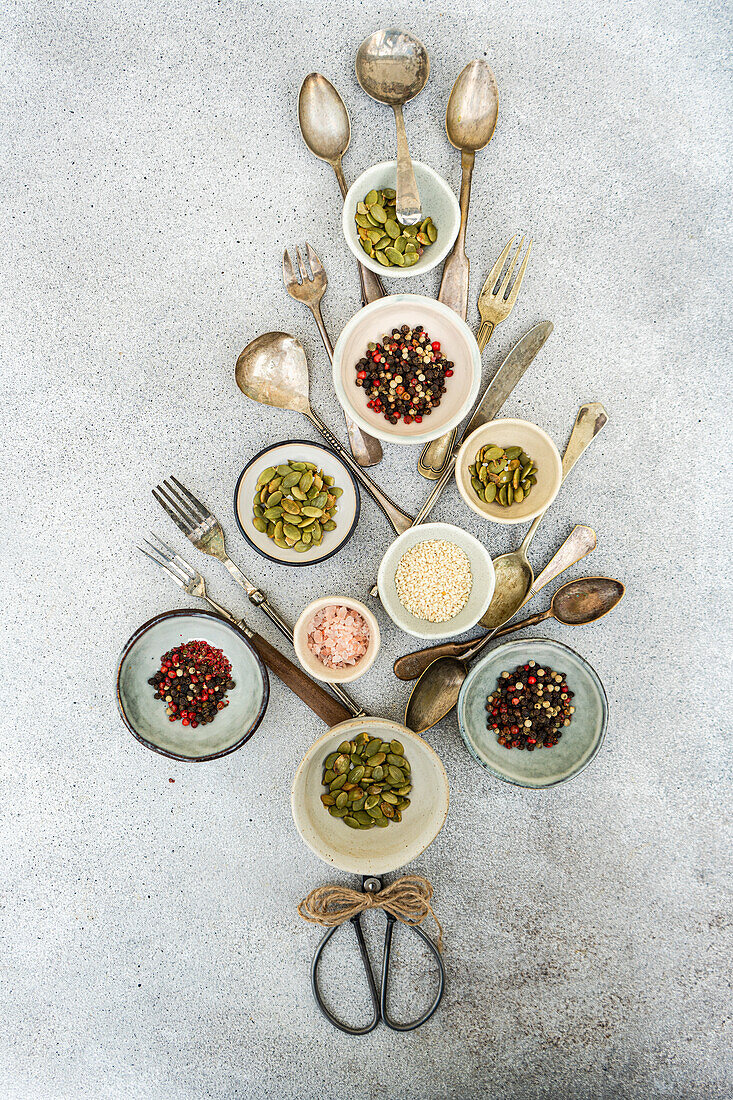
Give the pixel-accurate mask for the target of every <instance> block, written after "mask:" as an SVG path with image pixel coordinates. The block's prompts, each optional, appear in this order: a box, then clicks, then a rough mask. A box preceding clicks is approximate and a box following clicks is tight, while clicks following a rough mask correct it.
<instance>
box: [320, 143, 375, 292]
mask: <svg viewBox="0 0 733 1100" xmlns="http://www.w3.org/2000/svg"><path fill="white" fill-rule="evenodd" d="M331 165H332V167H333V170H334V172H335V173H336V179H337V180H338V185H339V190H340V192H341V197H342V198H344V199H345V198H346V193H347V191H348V190H349V189H348V187H347V186H346V180H345V179H344V172H343V168H342V167H341V161H340V160H334V161H332V162H331ZM357 267H358V268H359V282H360V283H361V304H362V305H363V306H367V305H369V303H370V302H377V301H378V300H379V299H380V298H384V296H385V294H386V291H385V289H384V287H383V286H382V282H381V280H380V278H379V276H378V275H375V273H374V272H373V271H370V270H369V268H368V267H364V264H360V263H358V262H357Z"/></svg>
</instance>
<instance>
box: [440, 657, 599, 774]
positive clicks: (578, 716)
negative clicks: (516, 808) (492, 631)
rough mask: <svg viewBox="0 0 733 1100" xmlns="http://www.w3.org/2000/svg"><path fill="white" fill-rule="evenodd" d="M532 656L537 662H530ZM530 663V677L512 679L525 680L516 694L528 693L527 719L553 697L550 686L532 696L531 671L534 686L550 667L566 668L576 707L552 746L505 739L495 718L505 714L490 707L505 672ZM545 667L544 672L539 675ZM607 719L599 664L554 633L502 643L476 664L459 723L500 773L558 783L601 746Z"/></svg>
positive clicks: (482, 758) (471, 745) (486, 763)
mask: <svg viewBox="0 0 733 1100" xmlns="http://www.w3.org/2000/svg"><path fill="white" fill-rule="evenodd" d="M531 661H532V662H534V664H532V665H530V662H531ZM525 665H527V666H528V667H527V668H526V669H524V672H525V673H526V679H525V678H524V677H523V678H522V679H518V680H516V681H513V682H515V683H520V684H522V686H523V689H524V690H523V691H519V690H518V691H517V693H516V694H515V695H514V696H513V698H516V699H518V700H520V704H521V701H522V699H523V698H524V699H526V700H528V702H527V705H526V706H524V707H521V709H522V710H524V709H526V710H527V711H528V714H529V716H530V717H529V718H528V719H527V720H531V716H532V715H534V714H535V713H536V712H535V711H534V709H533V708H534V706H535V704H537V703H538V701H539V703H540V705H542V700H543V699H544V701H547V700H548V699H551V698H552V694H548V692H547V689H545V693H544V695H543V696H542V697H540V699H539V700H538V697H537V695H536V692H535V693H533V694H531V696H530V693H529V692H527V690H526V689H527V686H528V680H529V677H530V676H531V677H533V679H534V680H535V685H532V687H535V686H536V683H537V682H541V681H542V680H543V679H544V677H545V674H546V673H547V672H548V670H550V669H552V670H553V671H554V672H556V673H561V674H563V678H562V683H563V684H567V686H568V688H569V689H570V691H571V692H572V700H571V702H572V705H573V707H574V711H573V712H572V714H571V715H570V724H569V725H568V726H563V727H562V736H561V737H560V738H559V739H558V740H557V743H556V744H552V745H551V747H549V748H545V747H539V745H538V746H535V747H534V749H533V751H530V752H528V751H527V749H526V747H525V748H522V749H520V748H511V747H507V746H506V745H503V744H500V743H499V736H500V734H501V727H500V730H498V731H497V730H496V729H495V728H494V722H496V721H497V719H498V720H499V721H503V719H502V717H501V715H497V716H494V715H492V713H491V711H492V710H494V709H496V707H495V706H492V705H491V704H489V709H488V710H487V700H488V698H489V696H491V695H493V694H495V693H496V691H497V684H498V683H499V682H500V681H501V677H502V673H503V672H509V673H512V674H514V673H515V672H516V670H517V669H518V668H523V666H525ZM540 670H542V673H543V675H539V673H540ZM547 678H548V679H549V676H548V677H547ZM520 704H518V705H520ZM509 707H511V700H510V702H509ZM515 713H516V712H515ZM607 722H608V702H607V699H606V693H605V691H604V690H603V685H602V683H601V681H600V679H599V678H598V675H597V673H596V672H595V670H594V669H593V668H591V666H590V665H589V664H588V662H587V661H586V660H585V659H584V658H583V657H581V656H580V654H578V653H576V652H575V650H573V649H571V648H570V647H569V646H566V645H564V644H563V643H562V642H556V641H553V640H551V639H549V638H526V639H522V640H520V641H514V642H506V643H505V644H504V645H500V646H498V647H497V648H496V649H494V650H492V651H491V653H489V654H488V656H486V657H484V659H483V660H482V661H479V662H478V664H476V665H474V667H473V668H472V669H471V671H470V673H469V674H468V676H467V677H466V679H465V681H464V683H463V686H462V688H461V694H460V696H459V698H458V725H459V728H460V730H461V735H462V737H463V740H464V741H465V743H466V746H467V747H468V750H469V752H470V753H471V755H472V756H473V758H474V759H475V760H477V761H478V763H479V764H481V766H482V767H484V768H486V770H487V771H489V772H491V774H492V775H494V776H496V778H497V779H503V780H504V781H505V782H507V783H516V784H517V785H518V786H520V787H553V786H555V785H556V784H558V783H564V782H565V781H566V780H568V779H572V778H573V777H574V776H576V775H578V774H579V773H580V772H581V771H583V769H584V768H585V767H587V765H588V764H589V763H590V762H591V760H593V758H594V757H595V756H596V755H597V753H598V752H599V750H600V748H601V745H602V744H603V738H604V736H605V732H606V725H607ZM515 739H516V740H519V737H518V736H517V737H516V738H515ZM524 740H525V739H524V738H521V741H522V742H524ZM551 740H554V738H551Z"/></svg>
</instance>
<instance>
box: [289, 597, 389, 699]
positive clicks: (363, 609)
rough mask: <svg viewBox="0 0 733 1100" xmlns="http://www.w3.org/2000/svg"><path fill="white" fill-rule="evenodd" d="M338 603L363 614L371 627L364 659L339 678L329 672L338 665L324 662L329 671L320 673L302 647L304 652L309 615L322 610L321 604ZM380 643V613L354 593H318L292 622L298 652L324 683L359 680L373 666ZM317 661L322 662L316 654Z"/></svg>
mask: <svg viewBox="0 0 733 1100" xmlns="http://www.w3.org/2000/svg"><path fill="white" fill-rule="evenodd" d="M338 603H341V604H343V605H345V606H348V607H350V608H351V609H353V610H354V611H358V612H359V614H360V615H361V616H362V618H364V620H365V621H366V623H367V625H368V627H369V647H368V649H367V651H366V653H365V654H364V656H363V657H362V658H361V660H360V661H358V662H357V663H356V664H355V665H352V667H351V672H350V674H349V673H347V675H346V676H339V677H338V679H331V677H330V675H328V673H329V672H331V673H333V672H338V671H339V670H338V669H328V668H327V667H326V666H325V665H323V666H322V667H323V670H324V672H325V673H326V675H321V673H320V671H318V670H316V669H315V668H313V667H311V665H310V664H306V662H305V661H304V660H303V658H302V657H301V651H302V652H305V648H304V646H303V645H302V644H301V641H300V635H301V633H302V632H303V630H304V628H305V625H306V623H307V621H308V618H309V617H310V616H312V615H315V613H316V611H320V610H321V608H322V607H328V606H329V605H330V604H338ZM381 646H382V634H381V631H380V629H379V622H378V620H377V616H376V615H375V614H374V612H373V611H371V610H370V609H369V608H368V607H367V605H366V604H365V603H362V601H361V600H357V599H356V598H355V597H353V596H318V597H317V598H316V599H315V600H311V601H310V603H308V604H306V606H305V607H304V608H303V610H302V611H301V613H300V615H299V616H298V618H297V619H296V621H295V624H294V626H293V649H294V650H295V656H296V657H297V658H298V660H299V661H300V663H301V665H302V666H303V668H304V670H305V671H306V672H307V673H308V675H309V676H313V677H314V678H315V679H316V680H321V681H322V682H323V683H324V684H350V683H353V681H354V680H358V679H359V678H360V677H361V676H364V674H365V673H367V672H368V671H369V669H370V668H371V667H372V665H373V664H374V662H375V661H376V659H377V656H378V655H379V650H380V649H381ZM318 663H319V662H318V661H317V660H316V659H315V658H314V664H318ZM362 665H363V668H362ZM357 670H358V671H357Z"/></svg>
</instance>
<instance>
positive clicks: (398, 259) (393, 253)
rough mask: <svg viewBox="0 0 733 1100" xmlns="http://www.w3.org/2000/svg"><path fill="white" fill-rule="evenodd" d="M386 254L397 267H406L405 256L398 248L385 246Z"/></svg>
mask: <svg viewBox="0 0 733 1100" xmlns="http://www.w3.org/2000/svg"><path fill="white" fill-rule="evenodd" d="M384 254H385V256H386V257H387V259H388V260H389V261H390V262H391V263H393V264H394V265H395V267H404V266H405V258H404V256H403V255H402V253H401V252H398V251H397V249H396V248H392V247H390V248H385V250H384Z"/></svg>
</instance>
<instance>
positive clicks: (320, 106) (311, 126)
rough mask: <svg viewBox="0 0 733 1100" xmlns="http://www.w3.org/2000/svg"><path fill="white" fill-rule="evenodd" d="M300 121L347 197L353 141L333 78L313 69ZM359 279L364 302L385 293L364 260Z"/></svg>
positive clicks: (304, 90)
mask: <svg viewBox="0 0 733 1100" xmlns="http://www.w3.org/2000/svg"><path fill="white" fill-rule="evenodd" d="M298 122H299V123H300V132H301V134H302V135H303V141H304V142H305V143H306V145H307V146H308V148H309V149H310V151H311V153H313V155H314V156H316V157H318V159H319V160H325V161H326V162H327V163H328V164H330V165H331V167H332V168H333V170H334V172H335V173H336V179H337V180H338V185H339V188H340V190H341V195H342V196H343V197H344V198H345V197H346V192H347V190H348V188H347V186H346V180H345V179H344V173H343V169H342V167H341V158H342V156H343V155H344V153H345V152H346V150H347V149H348V147H349V142H350V141H351V123H350V122H349V112H348V111H347V110H346V104H345V103H344V101H343V99H342V98H341V96H340V95H339V94H338V92H337V91H336V89H335V88H334V86H333V84H332V83H331V81H330V80H327V79H326V77H325V76H323V75H322V74H321V73H309V74H308V76H307V77H306V78H305V80H304V81H303V83H302V85H301V87H300V95H299V96H298ZM359 281H360V282H361V304H362V305H363V306H365V305H367V304H368V303H369V302H376V301H377V300H378V299H379V298H383V297H384V294H385V290H384V287H383V286H382V284H381V282H380V280H379V276H378V275H375V274H374V272H373V271H370V270H369V268H368V267H364V265H363V264H359Z"/></svg>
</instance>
